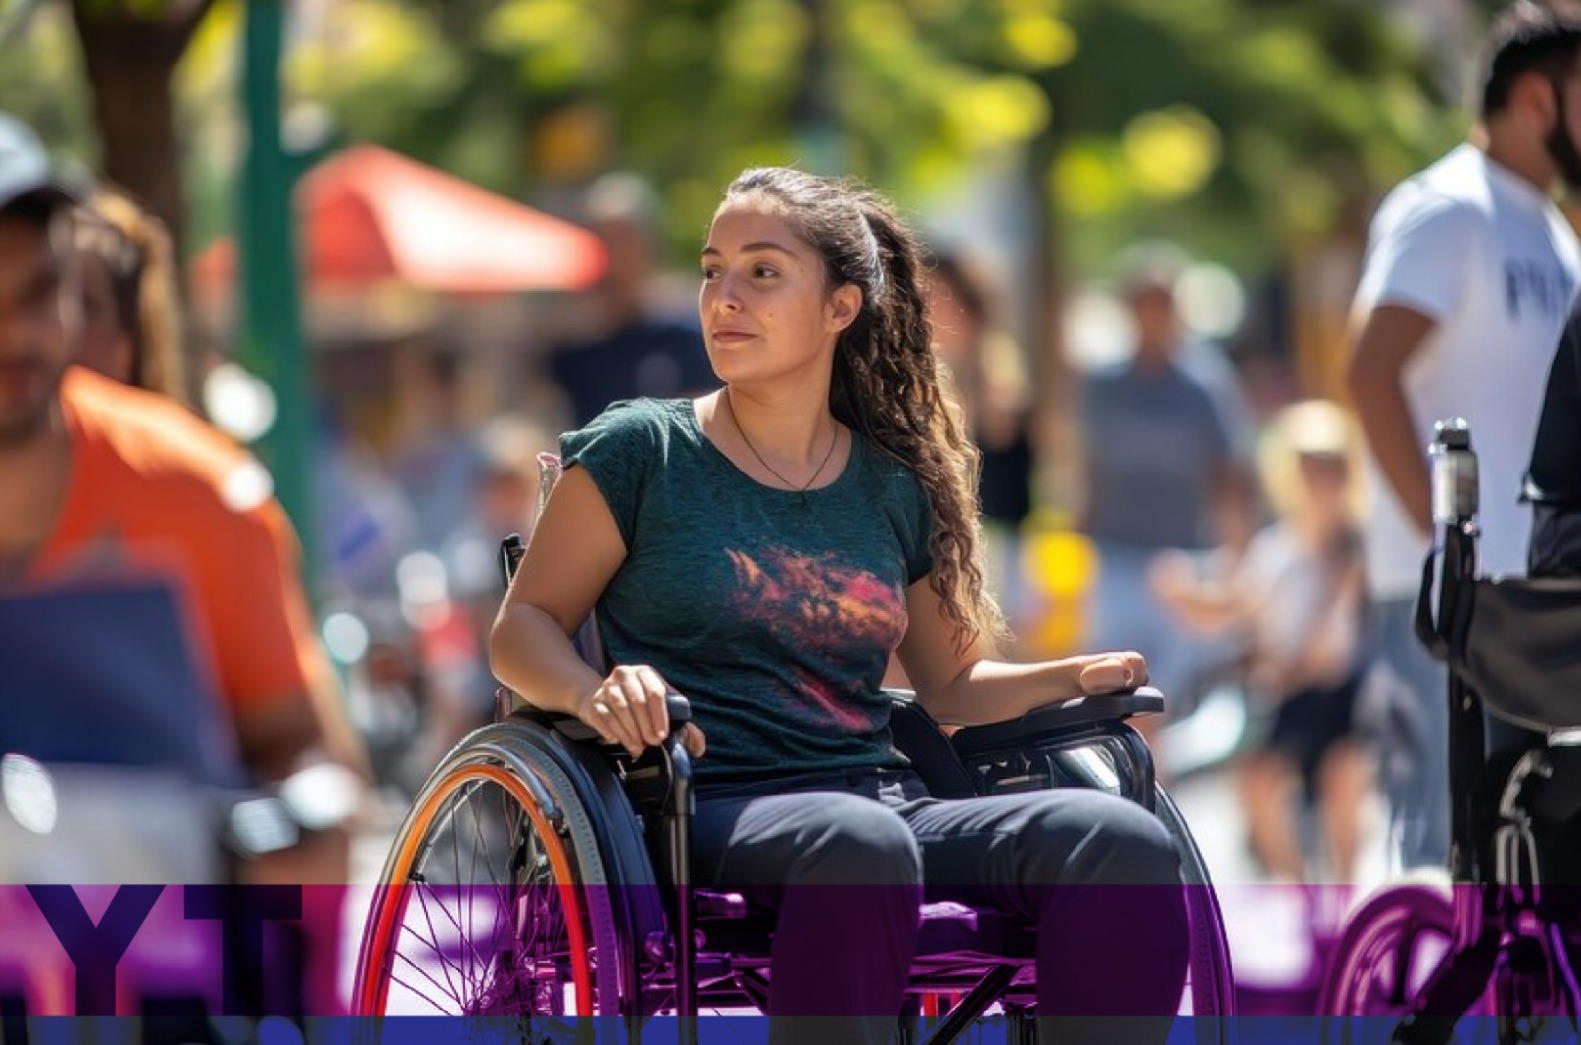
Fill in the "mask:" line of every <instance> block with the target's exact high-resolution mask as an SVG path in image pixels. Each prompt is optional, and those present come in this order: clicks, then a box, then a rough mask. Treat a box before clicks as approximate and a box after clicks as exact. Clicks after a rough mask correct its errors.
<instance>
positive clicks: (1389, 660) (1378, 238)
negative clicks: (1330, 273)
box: [1348, 3, 1581, 867]
mask: <svg viewBox="0 0 1581 1045" xmlns="http://www.w3.org/2000/svg"><path fill="white" fill-rule="evenodd" d="M1481 85H1482V93H1481V99H1480V109H1479V114H1478V115H1479V120H1478V123H1477V126H1476V128H1475V129H1474V131H1473V133H1472V136H1471V140H1470V141H1468V142H1467V143H1465V144H1463V145H1461V146H1459V147H1457V148H1456V149H1455V150H1454V151H1452V152H1450V153H1449V154H1448V155H1447V156H1445V157H1443V158H1442V159H1440V160H1439V161H1438V162H1437V163H1435V164H1433V165H1432V166H1431V167H1428V168H1427V169H1426V170H1424V171H1421V172H1420V173H1418V174H1416V175H1415V176H1413V177H1411V178H1410V179H1408V180H1406V181H1405V182H1403V183H1401V184H1400V185H1399V186H1397V187H1396V188H1395V189H1394V191H1393V192H1391V193H1390V194H1389V196H1388V197H1387V198H1386V199H1385V200H1384V201H1383V204H1382V205H1381V206H1380V207H1379V209H1378V213H1377V215H1376V216H1375V217H1374V219H1373V224H1372V230H1371V235H1370V239H1369V244H1368V250H1367V259H1366V263H1365V266H1364V268H1363V272H1362V277H1361V283H1360V286H1359V287H1358V289H1357V293H1356V306H1355V318H1356V325H1355V337H1354V342H1353V344H1354V354H1353V356H1352V359H1351V363H1350V369H1349V373H1348V380H1349V385H1350V392H1351V394H1352V396H1353V397H1354V401H1355V406H1356V411H1357V415H1358V417H1359V418H1360V421H1361V424H1362V427H1363V430H1364V431H1365V433H1366V436H1367V442H1368V448H1369V451H1370V455H1371V461H1370V465H1371V478H1372V481H1373V482H1372V489H1373V497H1372V506H1371V510H1370V514H1369V518H1368V520H1367V525H1366V546H1367V572H1368V584H1369V593H1370V597H1371V603H1372V613H1373V620H1374V622H1375V626H1376V641H1377V643H1378V653H1379V657H1380V660H1381V661H1382V663H1383V664H1384V665H1385V666H1386V668H1387V670H1389V671H1391V672H1392V674H1393V676H1394V678H1395V680H1397V682H1398V683H1400V684H1402V685H1403V687H1404V690H1408V691H1409V693H1410V698H1411V699H1410V700H1409V701H1406V702H1405V703H1406V707H1405V709H1404V710H1405V711H1407V712H1408V715H1407V720H1408V721H1411V722H1414V723H1415V725H1416V727H1417V728H1416V729H1413V730H1411V731H1410V732H1411V734H1412V735H1411V736H1410V737H1408V738H1406V746H1408V747H1409V748H1410V750H1408V751H1404V752H1401V751H1395V752H1390V753H1389V754H1390V756H1391V757H1390V758H1389V759H1387V762H1388V763H1389V764H1392V765H1395V766H1404V767H1406V770H1407V771H1406V772H1405V773H1404V774H1395V779H1393V780H1391V781H1390V784H1391V786H1390V791H1391V795H1390V797H1391V800H1392V803H1393V805H1394V812H1395V815H1396V818H1397V822H1398V825H1399V827H1400V839H1399V842H1400V858H1401V860H1402V862H1403V863H1404V865H1405V866H1407V867H1412V866H1423V865H1431V864H1437V865H1442V864H1443V863H1444V861H1445V859H1446V857H1447V855H1448V851H1449V777H1448V762H1447V754H1446V753H1447V733H1448V705H1447V700H1446V697H1445V680H1444V676H1443V672H1442V668H1441V667H1440V666H1439V665H1437V664H1436V663H1435V662H1433V661H1432V660H1431V659H1429V658H1428V656H1427V654H1426V652H1425V651H1424V650H1423V649H1422V648H1421V647H1420V646H1419V645H1418V644H1417V642H1416V639H1415V637H1414V636H1413V634H1412V630H1411V615H1412V608H1413V602H1414V599H1415V596H1416V590H1417V587H1418V585H1419V583H1420V581H1421V567H1422V560H1423V557H1424V555H1425V554H1426V553H1427V550H1428V547H1429V542H1430V534H1431V528H1432V521H1431V511H1430V508H1429V480H1428V467H1427V455H1426V450H1427V444H1428V443H1429V441H1430V440H1431V437H1432V430H1433V424H1434V422H1435V421H1438V420H1440V419H1443V418H1447V417H1464V418H1466V419H1467V420H1468V421H1469V422H1470V424H1471V432H1472V440H1473V445H1474V447H1475V449H1476V451H1477V453H1478V456H1479V458H1480V463H1481V466H1482V484H1481V485H1482V499H1481V504H1482V513H1481V518H1482V524H1483V532H1484V537H1483V541H1482V552H1481V554H1482V565H1483V568H1484V570H1485V571H1486V572H1489V573H1519V572H1521V571H1522V570H1523V569H1524V565H1525V561H1526V543H1527V534H1528V528H1529V525H1530V523H1529V517H1528V512H1527V510H1526V509H1525V508H1524V507H1523V506H1522V505H1520V504H1519V503H1518V497H1519V493H1520V485H1521V477H1522V474H1523V472H1524V471H1525V467H1526V463H1527V456H1528V454H1529V453H1530V451H1531V446H1532V437H1533V434H1534V432H1535V429H1536V417H1537V411H1538V407H1539V406H1540V404H1541V402H1542V395H1543V383H1544V379H1545V377H1546V375H1547V371H1548V363H1549V360H1550V359H1552V357H1553V352H1554V344H1555V342H1556V341H1557V339H1558V337H1559V332H1560V330H1561V328H1562V327H1563V325H1564V321H1565V316H1566V314H1567V313H1568V311H1569V307H1570V302H1571V300H1572V298H1573V296H1574V292H1575V289H1576V286H1577V283H1578V280H1581V247H1578V245H1577V242H1576V238H1575V235H1574V233H1573V232H1572V231H1571V228H1570V226H1569V224H1568V223H1567V222H1566V220H1565V218H1564V216H1563V215H1562V214H1561V213H1560V212H1559V210H1558V208H1557V207H1556V206H1555V205H1554V203H1553V200H1552V198H1551V197H1552V194H1553V192H1554V190H1555V189H1556V188H1557V187H1559V186H1560V185H1561V184H1564V185H1569V186H1576V187H1581V149H1578V145H1577V141H1578V138H1581V17H1578V15H1577V12H1576V10H1575V9H1573V8H1568V7H1561V6H1560V5H1558V4H1553V5H1550V6H1549V7H1539V6H1538V5H1536V4H1532V3H1517V4H1516V5H1515V6H1514V7H1512V8H1510V9H1509V10H1508V11H1506V12H1505V13H1504V14H1502V15H1501V16H1499V18H1498V19H1497V20H1496V21H1495V22H1494V24H1493V26H1492V28H1491V30H1490V33H1489V39H1488V43H1487V48H1486V53H1485V57H1484V62H1483V66H1482V80H1481ZM1402 754H1403V755H1404V756H1405V757H1404V758H1401V757H1399V756H1401V755H1402ZM1387 775H1389V774H1386V776H1387Z"/></svg>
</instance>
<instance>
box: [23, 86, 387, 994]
mask: <svg viewBox="0 0 1581 1045" xmlns="http://www.w3.org/2000/svg"><path fill="white" fill-rule="evenodd" d="M84 221H86V222H89V223H93V222H99V219H97V218H95V217H93V215H92V214H91V213H89V212H88V211H87V210H86V209H85V208H82V207H79V206H77V205H76V202H75V199H74V194H73V193H70V192H68V191H67V189H66V187H65V185H64V184H63V182H62V181H61V180H60V179H59V177H58V175H57V174H56V173H55V172H54V170H53V169H52V167H51V166H50V164H49V161H48V159H47V156H46V155H45V154H44V152H43V150H42V147H41V146H40V145H39V143H38V141H37V139H36V138H34V137H33V135H32V134H31V132H30V131H29V130H28V129H27V128H26V127H25V126H23V125H21V124H20V123H18V122H16V121H15V120H12V119H10V118H9V117H5V116H3V115H0V590H4V589H10V590H13V591H29V590H42V589H48V588H49V587H50V586H51V585H60V584H70V583H73V582H75V581H78V580H83V579H88V578H105V577H112V578H113V577H119V576H125V575H127V574H141V575H144V576H146V575H148V574H149V573H150V572H153V573H155V574H157V575H158V576H159V577H161V578H162V579H165V580H167V581H168V582H169V584H170V585H171V586H172V587H173V588H174V589H175V591H176V593H177V596H178V598H179V600H180V602H181V605H182V609H183V611H184V616H185V618H186V619H187V620H188V621H189V622H190V625H191V634H190V636H189V638H190V640H191V644H192V645H193V646H194V647H195V649H196V652H197V654H198V659H199V661H200V664H201V666H202V667H204V668H205V669H207V671H208V673H209V675H210V682H211V683H212V686H211V689H212V691H213V692H216V693H218V694H220V695H221V696H222V698H223V700H224V702H225V710H226V711H227V713H228V715H229V718H230V721H231V722H232V724H233V726H234V730H235V735H236V740H237V746H238V749H239V753H240V757H241V759H242V761H243V762H244V764H245V766H246V768H247V769H248V771H249V772H250V774H251V776H252V778H253V779H254V781H255V782H257V783H260V784H274V783H277V782H282V781H285V780H287V779H288V778H291V777H293V776H294V775H296V774H298V773H301V772H303V771H305V770H308V769H309V768H311V767H316V766H317V767H321V766H324V765H331V766H339V767H347V768H349V770H350V772H349V773H339V774H333V775H331V776H327V777H326V776H323V775H322V774H320V775H319V776H318V778H317V779H319V780H320V781H324V782H326V783H327V782H329V781H335V782H337V783H338V784H339V785H340V786H339V787H338V788H337V789H336V790H338V791H339V792H340V793H341V796H342V801H341V802H340V803H339V806H340V808H341V809H342V810H343V811H344V810H349V809H350V808H352V807H354V805H355V797H356V791H357V787H356V785H355V784H354V783H353V782H352V780H353V774H354V775H355V776H362V775H364V773H363V760H362V754H361V751H360V748H359V745H358V743H357V741H356V739H355V736H354V734H353V733H352V731H351V730H350V729H349V727H348V725H347V723H346V721H345V718H344V714H343V711H342V709H341V707H340V704H339V700H338V691H337V685H336V682H335V679H334V676H333V674H332V673H331V670H330V668H329V665H328V662H327V661H326V659H325V658H324V656H323V653H322V651H321V649H320V647H319V645H318V641H317V637H316V634H315V630H314V626H313V617H312V612H311V610H310V607H309V605H308V601H307V598H306V596H305V593H304V592H303V589H302V586H301V583H300V581H299V579H298V569H299V562H298V556H299V550H298V546H297V542H296V538H295V535H294V533H293V531H292V530H291V526H290V523H289V521H288V519H287V518H286V516H285V514H284V512H283V511H282V510H281V508H280V506H279V504H278V503H277V502H276V501H275V499H274V497H273V495H272V482H271V480H270V477H269V474H268V472H267V471H265V469H264V468H263V467H262V466H261V465H260V464H258V462H257V461H256V460H254V459H253V458H252V456H251V455H249V454H248V453H247V452H246V451H245V450H244V449H242V448H240V447H238V446H237V445H235V444H234V443H233V442H232V441H231V440H230V439H228V438H227V437H226V436H224V435H223V434H222V433H220V432H219V431H217V430H216V429H214V428H212V427H210V426H209V425H207V424H205V423H204V422H203V421H201V420H200V419H198V418H197V417H196V416H195V415H193V414H192V413H191V412H190V411H189V410H187V409H186V408H185V407H183V406H182V405H181V404H180V403H178V402H175V401H173V400H172V399H170V398H168V397H167V396H165V395H161V394H159V393H156V392H150V391H145V390H142V389H138V388H133V387H128V386H126V385H123V384H120V383H118V382H117V381H114V380H111V379H109V378H106V377H104V376H101V375H100V374H97V373H94V372H92V371H90V370H88V369H86V368H85V367H81V366H74V365H73V363H74V362H75V361H77V360H78V359H79V358H80V357H81V355H82V353H83V350H84V347H85V345H84V341H83V333H84V325H85V320H86V319H87V318H89V317H88V316H86V315H85V312H87V311H90V310H91V309H92V308H93V307H94V303H93V301H92V300H91V292H86V288H85V285H84V279H85V278H86V277H88V276H90V275H91V269H92V266H91V265H84V264H82V262H83V261H84V260H85V259H84V257H83V252H82V251H81V250H79V249H78V248H79V245H80V244H81V243H82V242H85V241H86V237H85V236H83V235H80V234H79V231H78V230H79V227H80V226H79V223H81V222H84ZM103 229H104V226H103V225H102V223H100V225H99V226H97V230H98V231H100V232H102V231H103ZM172 300H173V299H172ZM117 314H118V315H120V316H121V317H122V318H123V319H124V318H125V316H126V315H128V313H117ZM123 334H125V336H129V337H130V336H131V334H130V333H129V332H127V331H123ZM130 376H132V377H136V376H137V373H136V370H135V368H134V371H133V373H132V374H131V375H130ZM76 638H80V639H81V640H82V641H83V642H84V643H85V644H86V643H87V642H88V641H90V640H91V638H92V636H87V635H84V636H79V637H76ZM85 648H86V645H85ZM320 797H324V796H322V795H321V796H320ZM307 826H310V827H313V828H316V830H313V831H311V832H309V833H307V834H304V835H303V838H302V841H301V843H300V844H299V845H297V846H295V847H294V848H291V849H287V850H284V851H282V852H280V853H276V854H272V855H270V856H267V857H262V858H260V859H258V860H257V861H254V862H252V863H250V864H249V865H248V866H247V867H245V868H244V869H243V872H242V874H243V877H244V879H245V880H247V881H250V882H255V883H280V884H302V885H307V884H313V885H325V886H341V887H344V885H345V883H346V882H347V880H348V875H349V833H348V829H347V828H348V824H347V823H346V820H345V818H344V817H343V816H341V817H337V818H335V819H334V820H332V821H326V822H323V823H317V824H311V825H307ZM339 892H340V890H339V889H328V890H322V891H316V892H315V891H314V890H308V891H307V895H306V896H305V897H304V899H305V904H306V906H305V907H304V916H305V918H304V930H305V932H306V933H307V934H308V938H309V941H310V946H309V950H308V952H307V955H306V967H305V971H304V984H305V989H306V990H307V992H308V996H307V997H306V998H305V999H304V1004H305V1005H306V1006H307V1007H308V1011H309V1012H313V1013H331V1012H336V1011H339V1008H340V1006H339V1003H338V1001H337V999H336V997H335V994H334V991H335V987H334V985H335V983H336V979H337V969H336V963H337V949H338V936H339V925H338V918H337V914H336V913H337V912H338V908H339Z"/></svg>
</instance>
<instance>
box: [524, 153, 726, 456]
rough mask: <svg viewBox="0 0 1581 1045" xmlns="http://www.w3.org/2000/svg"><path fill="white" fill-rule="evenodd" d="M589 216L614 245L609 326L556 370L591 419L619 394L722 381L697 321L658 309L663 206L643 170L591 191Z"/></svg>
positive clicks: (564, 354)
mask: <svg viewBox="0 0 1581 1045" xmlns="http://www.w3.org/2000/svg"><path fill="white" fill-rule="evenodd" d="M587 213H588V221H589V224H590V225H591V226H592V228H593V229H594V231H596V232H597V233H598V234H599V235H600V236H601V237H602V238H603V240H604V243H605V245H606V246H607V247H608V248H609V255H610V263H609V271H608V273H607V274H606V275H605V277H604V283H603V285H602V286H601V287H600V288H599V290H598V291H597V292H596V293H597V294H598V295H599V297H600V304H601V307H600V318H601V319H602V321H603V327H602V329H603V331H604V332H603V333H602V335H601V336H599V337H597V338H596V339H594V340H592V341H589V342H585V343H582V344H576V345H570V346H567V347H565V348H562V349H561V350H559V351H558V352H557V353H556V354H555V355H554V356H553V357H552V358H551V359H550V361H549V373H550V376H551V377H553V378H554V380H555V383H556V384H558V385H559V386H560V388H561V390H562V391H564V392H565V394H566V397H567V398H568V399H569V401H570V404H569V405H570V411H571V418H570V420H571V422H572V423H573V424H575V425H578V426H580V425H584V424H586V423H587V422H588V421H591V420H592V419H593V418H594V417H596V416H597V415H598V414H599V413H600V412H601V411H602V410H603V409H604V407H606V406H608V405H609V404H610V403H612V402H614V401H616V400H618V399H632V398H635V397H637V396H652V397H655V398H669V397H676V396H684V395H690V394H693V393H698V392H702V391H706V390H707V389H711V388H713V387H714V386H715V385H717V384H718V382H717V381H715V379H714V373H713V370H712V369H711V368H710V367H709V365H708V355H707V353H706V352H704V351H703V339H702V335H701V334H700V333H699V332H698V330H697V328H696V326H695V325H692V324H691V323H688V322H684V321H681V320H678V319H670V318H664V317H660V316H656V315H653V314H652V313H651V312H650V310H649V309H650V302H649V300H648V296H649V293H650V291H651V284H652V280H653V255H654V252H655V250H656V248H657V243H656V242H655V240H656V238H657V235H656V226H657V208H656V205H655V202H654V200H653V195H652V190H651V189H649V188H648V186H647V185H646V184H644V183H643V182H642V181H641V180H640V179H638V178H637V177H636V176H635V175H629V174H611V175H606V176H605V177H604V178H602V179H600V180H599V181H598V182H597V183H595V184H594V186H593V187H592V188H591V189H590V190H589V191H588V202H587Z"/></svg>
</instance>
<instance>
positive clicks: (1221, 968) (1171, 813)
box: [1153, 785, 1235, 1045]
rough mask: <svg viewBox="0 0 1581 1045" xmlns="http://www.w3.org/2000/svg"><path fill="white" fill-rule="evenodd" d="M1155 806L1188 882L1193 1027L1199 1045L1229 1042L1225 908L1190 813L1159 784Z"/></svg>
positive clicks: (1231, 1019) (1231, 1008)
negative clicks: (1193, 830) (1188, 821)
mask: <svg viewBox="0 0 1581 1045" xmlns="http://www.w3.org/2000/svg"><path fill="white" fill-rule="evenodd" d="M1153 802H1154V806H1153V811H1154V814H1155V815H1156V816H1157V817H1158V819H1159V820H1161V821H1162V822H1163V824H1164V826H1165V827H1166V828H1168V829H1169V834H1170V837H1171V838H1173V839H1174V840H1175V849H1176V851H1177V852H1178V853H1179V854H1180V874H1181V880H1182V881H1183V882H1185V885H1186V917H1187V920H1188V921H1189V923H1190V926H1191V951H1190V954H1191V964H1190V968H1189V972H1188V978H1187V983H1186V988H1187V990H1188V992H1189V993H1190V995H1191V1016H1190V1019H1191V1021H1192V1030H1193V1032H1194V1037H1195V1040H1196V1042H1197V1045H1229V1043H1230V1042H1233V1041H1234V1040H1235V973H1234V969H1233V967H1232V966H1231V964H1230V942H1229V937H1228V936H1227V935H1226V934H1225V931H1224V913H1223V911H1221V910H1220V908H1219V898H1218V895H1217V894H1216V893H1214V891H1213V882H1212V880H1211V879H1210V878H1209V876H1208V865H1207V863H1206V862H1205V861H1204V860H1203V859H1202V851H1201V850H1199V849H1198V848H1197V842H1196V840H1195V839H1194V838H1192V836H1191V831H1190V829H1189V828H1188V827H1187V826H1186V819H1185V817H1183V816H1182V815H1181V813H1180V808H1179V807H1178V806H1176V805H1175V800H1174V799H1172V798H1170V797H1169V794H1168V792H1166V791H1165V790H1164V789H1163V787H1162V786H1161V785H1155V787H1154V792H1153Z"/></svg>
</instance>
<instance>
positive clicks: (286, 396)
mask: <svg viewBox="0 0 1581 1045" xmlns="http://www.w3.org/2000/svg"><path fill="white" fill-rule="evenodd" d="M284 6H285V4H284V0H246V10H247V13H246V23H245V28H244V32H243V45H242V46H243V60H242V69H243V71H242V105H243V111H244V112H245V114H246V123H247V154H246V160H245V162H244V164H243V169H242V178H241V198H240V199H239V200H238V201H237V203H238V206H237V214H238V217H239V233H240V235H239V242H240V250H239V252H238V257H239V260H240V265H239V269H238V274H237V278H238V281H239V287H238V295H237V299H238V300H239V301H240V302H241V309H242V315H241V318H242V324H241V340H240V357H241V361H242V364H243V365H244V366H245V367H247V369H249V370H251V371H252V372H253V373H255V374H257V375H258V376H260V377H261V378H262V379H263V380H264V381H265V382H267V383H268V385H269V387H270V388H271V389H273V390H274V395H275V402H276V405H277V410H278V412H277V414H276V416H275V423H274V426H273V427H272V428H271V429H270V430H269V432H268V433H267V434H266V435H265V436H264V437H263V439H262V440H261V441H260V446H259V455H260V456H261V457H262V458H263V460H264V463H265V464H266V465H268V467H269V470H270V471H271V472H272V473H273V475H274V481H275V490H276V492H277V493H278V495H279V498H280V503H281V505H282V506H283V507H284V508H285V510H286V513H287V514H288V515H290V517H291V521H292V523H293V524H294V525H295V527H296V531H297V535H298V537H299V538H300V539H301V542H302V563H303V570H304V574H305V576H304V581H305V583H306V584H307V586H308V591H309V593H310V595H311V594H316V592H315V581H316V577H317V568H318V558H317V553H318V548H317V544H318V542H317V539H316V538H317V528H316V526H315V525H314V515H313V496H312V493H313V484H312V476H311V469H310V462H311V460H312V456H311V455H312V431H313V419H312V411H311V404H310V400H309V395H310V388H309V381H308V369H307V359H306V355H307V353H306V346H305V344H304V338H303V335H302V322H301V302H300V293H299V290H298V282H297V273H298V269H297V255H296V215H295V212H294V210H293V208H292V205H291V196H292V189H293V188H294V186H295V183H296V176H297V173H298V170H299V167H298V165H297V163H296V162H295V161H294V160H293V158H292V157H290V156H289V155H287V153H286V151H285V148H284V144H283V142H282V141H281V137H280V123H281V117H280V108H281V105H280V59H281V52H282V50H283V40H284V36H285V11H284ZM242 597H245V596H242Z"/></svg>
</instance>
